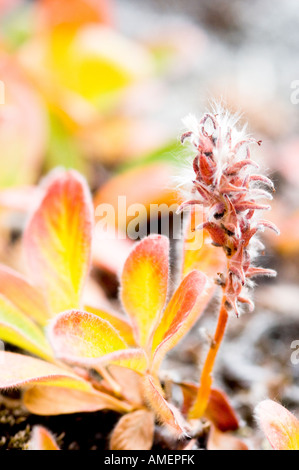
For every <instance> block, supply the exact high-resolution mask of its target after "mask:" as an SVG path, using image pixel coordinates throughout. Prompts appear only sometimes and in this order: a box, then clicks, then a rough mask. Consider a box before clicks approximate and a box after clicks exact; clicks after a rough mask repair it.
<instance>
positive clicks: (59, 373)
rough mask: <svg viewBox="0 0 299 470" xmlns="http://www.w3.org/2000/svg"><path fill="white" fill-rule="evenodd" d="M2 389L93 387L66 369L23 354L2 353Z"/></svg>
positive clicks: (0, 374)
mask: <svg viewBox="0 0 299 470" xmlns="http://www.w3.org/2000/svg"><path fill="white" fill-rule="evenodd" d="M0 363H1V364H2V365H1V372H0V389H6V388H11V387H24V386H27V385H31V384H39V385H52V386H55V387H69V388H74V389H78V390H90V389H91V385H90V384H89V383H88V382H86V381H85V380H83V379H81V377H79V376H78V375H76V374H74V373H72V372H70V371H69V370H68V369H66V368H62V367H59V366H56V365H54V364H50V363H49V362H45V361H41V360H40V359H35V358H33V357H29V356H23V355H22V354H16V353H11V352H4V351H2V352H1V351H0Z"/></svg>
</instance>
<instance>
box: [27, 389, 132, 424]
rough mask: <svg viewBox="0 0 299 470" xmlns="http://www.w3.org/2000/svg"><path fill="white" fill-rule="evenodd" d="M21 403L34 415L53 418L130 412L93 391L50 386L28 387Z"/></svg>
mask: <svg viewBox="0 0 299 470" xmlns="http://www.w3.org/2000/svg"><path fill="white" fill-rule="evenodd" d="M23 402H24V405H25V406H26V408H27V409H28V410H29V411H30V412H31V413H34V414H36V415H41V416H54V415H61V414H69V413H85V412H88V413H91V412H94V411H100V410H104V409H108V410H114V411H117V412H119V413H127V412H128V411H131V406H130V405H128V404H127V403H125V402H122V401H120V400H117V399H116V398H114V397H112V396H110V395H107V394H106V393H102V392H98V391H95V390H92V389H91V390H75V389H70V388H59V389H58V388H57V387H52V386H42V387H40V386H38V385H35V386H34V387H30V388H29V389H28V390H26V391H25V393H24V397H23Z"/></svg>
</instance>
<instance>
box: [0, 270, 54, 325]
mask: <svg viewBox="0 0 299 470" xmlns="http://www.w3.org/2000/svg"><path fill="white" fill-rule="evenodd" d="M0 294H2V295H3V296H4V297H5V298H6V299H8V300H9V301H10V302H11V303H12V304H13V305H15V306H16V307H17V308H18V309H19V310H20V311H22V312H23V313H24V314H25V315H26V316H27V317H30V318H32V319H33V320H35V321H37V322H38V323H40V324H41V325H45V324H46V323H47V319H48V318H49V312H48V308H47V305H46V303H45V301H44V298H43V296H42V294H41V293H40V292H39V291H38V290H37V289H36V288H35V287H33V286H32V285H31V284H29V283H28V282H27V281H26V279H24V278H23V277H22V276H21V275H20V274H18V273H17V272H15V271H13V270H12V269H10V268H8V267H6V266H3V265H0Z"/></svg>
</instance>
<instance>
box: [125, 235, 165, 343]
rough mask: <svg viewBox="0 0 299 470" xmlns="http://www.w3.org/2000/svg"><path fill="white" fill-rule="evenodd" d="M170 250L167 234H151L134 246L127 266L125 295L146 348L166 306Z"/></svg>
mask: <svg viewBox="0 0 299 470" xmlns="http://www.w3.org/2000/svg"><path fill="white" fill-rule="evenodd" d="M168 250H169V241H168V239H167V238H166V237H163V236H159V235H151V236H149V237H147V238H144V239H143V240H142V241H141V242H139V243H138V244H137V245H136V246H135V247H134V249H133V251H132V252H131V254H130V255H129V257H128V258H127V261H126V263H125V265H124V269H123V273H122V278H121V285H122V290H121V298H122V302H123V305H124V307H125V310H126V312H127V313H128V315H129V316H130V318H131V319H132V323H133V329H134V333H135V337H136V342H137V343H138V344H139V345H140V346H142V347H146V346H147V344H148V342H149V340H150V338H151V335H152V333H153V331H154V328H155V327H156V323H157V321H158V320H159V318H160V315H161V313H162V310H163V308H164V305H165V301H166V295H167V283H168Z"/></svg>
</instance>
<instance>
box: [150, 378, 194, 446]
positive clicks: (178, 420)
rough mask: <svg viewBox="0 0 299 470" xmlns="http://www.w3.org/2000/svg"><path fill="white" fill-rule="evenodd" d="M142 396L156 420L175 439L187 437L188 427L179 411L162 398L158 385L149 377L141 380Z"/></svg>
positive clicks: (161, 391)
mask: <svg viewBox="0 0 299 470" xmlns="http://www.w3.org/2000/svg"><path fill="white" fill-rule="evenodd" d="M142 390H143V395H144V398H145V400H146V402H147V403H148V405H149V407H150V408H151V409H152V410H153V411H154V412H155V415H156V416H157V418H158V420H159V421H160V422H161V423H162V424H164V425H165V426H167V428H169V430H171V431H172V433H174V434H175V436H176V437H180V436H183V435H187V431H188V425H187V423H186V422H185V421H184V418H183V416H182V415H181V413H180V412H179V410H178V409H177V408H176V407H175V406H173V405H172V404H170V403H168V402H167V401H166V400H165V398H164V397H163V390H162V389H161V386H160V384H158V383H157V381H155V380H154V378H153V377H151V376H150V375H146V376H144V377H143V379H142Z"/></svg>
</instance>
